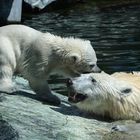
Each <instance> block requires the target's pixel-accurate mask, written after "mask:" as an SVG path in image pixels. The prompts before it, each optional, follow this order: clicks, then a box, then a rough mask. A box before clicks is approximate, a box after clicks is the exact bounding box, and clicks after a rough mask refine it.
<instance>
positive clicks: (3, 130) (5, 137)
mask: <svg viewBox="0 0 140 140" xmlns="http://www.w3.org/2000/svg"><path fill="white" fill-rule="evenodd" d="M18 138H19V135H18V132H17V131H15V130H14V129H13V127H12V126H11V125H10V124H9V123H8V122H6V121H4V120H3V119H0V140H18Z"/></svg>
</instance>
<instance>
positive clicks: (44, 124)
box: [0, 77, 140, 140]
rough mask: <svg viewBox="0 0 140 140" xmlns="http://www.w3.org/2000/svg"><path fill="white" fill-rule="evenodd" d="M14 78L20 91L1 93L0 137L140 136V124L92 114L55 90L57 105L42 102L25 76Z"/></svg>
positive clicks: (79, 139) (110, 139)
mask: <svg viewBox="0 0 140 140" xmlns="http://www.w3.org/2000/svg"><path fill="white" fill-rule="evenodd" d="M13 81H14V82H15V83H16V84H17V85H18V87H19V88H20V89H21V90H20V91H17V92H16V93H15V94H12V95H9V94H6V93H0V140H85V139H86V140H125V139H126V140H131V139H133V140H139V139H140V134H139V130H140V125H139V124H135V123H134V122H132V121H117V122H108V121H105V120H102V119H99V117H97V116H96V117H91V115H89V114H86V113H83V112H81V111H79V110H78V109H77V108H75V107H72V106H71V105H70V104H69V103H68V102H67V97H66V96H63V95H59V94H57V93H55V94H57V95H58V96H59V97H60V98H61V100H62V103H61V105H60V106H52V105H48V104H44V103H42V102H40V101H38V100H37V99H36V96H35V94H34V92H33V91H32V90H31V89H30V88H29V86H28V82H27V81H26V80H24V79H22V78H20V77H16V78H15V79H13ZM117 124H118V125H119V124H125V125H122V126H119V128H121V131H119V132H118V129H119V128H118V127H113V126H115V125H117ZM127 124H128V126H127ZM129 124H130V126H129ZM112 127H113V129H111V128H112ZM123 127H125V129H124V128H123ZM122 128H123V129H122ZM128 128H129V129H128ZM116 130H117V131H116ZM124 130H125V131H124Z"/></svg>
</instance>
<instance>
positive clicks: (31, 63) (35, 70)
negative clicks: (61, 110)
mask: <svg viewBox="0 0 140 140" xmlns="http://www.w3.org/2000/svg"><path fill="white" fill-rule="evenodd" d="M96 62H97V58H96V54H95V51H94V50H93V48H92V46H91V44H90V42H89V41H86V40H82V39H75V38H72V37H71V38H61V37H59V36H55V35H52V34H50V33H42V32H40V31H37V30H35V29H32V28H30V27H27V26H24V25H8V26H3V27H0V90H1V91H6V92H12V91H13V90H14V86H13V83H12V80H11V79H12V75H13V73H14V72H16V71H18V72H20V73H21V74H22V75H23V77H24V78H26V79H27V80H28V81H29V84H30V86H31V88H32V89H33V90H34V91H35V92H36V93H37V94H38V95H39V97H40V98H41V99H43V100H46V101H48V102H50V103H53V104H59V103H60V100H59V98H58V97H56V96H55V95H53V94H52V93H51V90H50V88H49V87H48V84H47V81H46V79H48V77H49V75H50V74H52V73H58V74H62V75H64V76H68V77H75V76H79V75H80V74H81V73H83V72H91V71H98V70H99V69H98V67H97V65H96Z"/></svg>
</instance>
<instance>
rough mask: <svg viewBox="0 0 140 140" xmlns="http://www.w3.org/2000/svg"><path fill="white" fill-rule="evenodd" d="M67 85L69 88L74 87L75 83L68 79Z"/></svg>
mask: <svg viewBox="0 0 140 140" xmlns="http://www.w3.org/2000/svg"><path fill="white" fill-rule="evenodd" d="M66 84H67V87H70V86H72V85H73V82H72V80H71V79H67V82H66Z"/></svg>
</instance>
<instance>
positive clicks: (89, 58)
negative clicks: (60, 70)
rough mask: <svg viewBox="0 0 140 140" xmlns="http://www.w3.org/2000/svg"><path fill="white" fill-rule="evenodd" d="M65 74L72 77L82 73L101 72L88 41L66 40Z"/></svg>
mask: <svg viewBox="0 0 140 140" xmlns="http://www.w3.org/2000/svg"><path fill="white" fill-rule="evenodd" d="M63 46H64V48H65V52H66V55H65V60H64V63H63V64H65V70H64V71H65V73H66V74H67V75H69V76H71V77H75V76H80V74H82V73H90V72H96V73H97V72H101V70H100V69H99V68H98V66H97V57H96V53H95V51H94V49H93V47H92V45H91V43H90V41H88V40H82V39H75V38H65V39H64V45H63Z"/></svg>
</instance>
